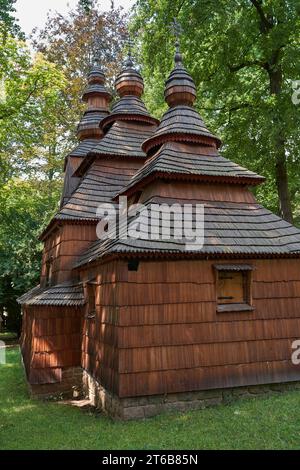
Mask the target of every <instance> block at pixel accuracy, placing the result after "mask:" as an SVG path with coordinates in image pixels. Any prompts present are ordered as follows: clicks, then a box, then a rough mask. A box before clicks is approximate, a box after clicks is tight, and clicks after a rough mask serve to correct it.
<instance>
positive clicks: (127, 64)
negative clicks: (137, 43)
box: [124, 36, 133, 68]
mask: <svg viewBox="0 0 300 470" xmlns="http://www.w3.org/2000/svg"><path fill="white" fill-rule="evenodd" d="M126 43H127V49H128V51H127V57H126V59H125V63H124V65H125V67H126V68H132V67H133V60H132V46H133V41H132V39H131V37H130V36H128V38H127V40H126Z"/></svg>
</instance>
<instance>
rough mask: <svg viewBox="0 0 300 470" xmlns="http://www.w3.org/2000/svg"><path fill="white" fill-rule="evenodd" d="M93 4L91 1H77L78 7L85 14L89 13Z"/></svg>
mask: <svg viewBox="0 0 300 470" xmlns="http://www.w3.org/2000/svg"><path fill="white" fill-rule="evenodd" d="M93 6H94V2H93V0H79V2H78V7H79V9H80V8H81V9H82V10H83V11H84V12H85V13H87V14H88V13H90V12H91V10H92V9H93Z"/></svg>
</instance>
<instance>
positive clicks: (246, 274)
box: [215, 264, 253, 312]
mask: <svg viewBox="0 0 300 470" xmlns="http://www.w3.org/2000/svg"><path fill="white" fill-rule="evenodd" d="M215 269H216V273H217V276H216V281H217V286H216V287H217V311H218V312H232V311H236V312H237V311H248V310H253V308H252V306H251V272H252V266H249V265H224V264H221V265H216V266H215Z"/></svg>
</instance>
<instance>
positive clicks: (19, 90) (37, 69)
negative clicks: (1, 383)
mask: <svg viewBox="0 0 300 470" xmlns="http://www.w3.org/2000/svg"><path fill="white" fill-rule="evenodd" d="M0 2H1V0H0ZM2 3H3V2H2ZM2 3H0V5H1V6H2ZM4 3H5V6H6V10H5V11H1V15H2V16H0V22H1V20H2V18H5V28H3V29H1V30H0V204H1V208H0V222H1V223H0V309H1V310H2V309H3V308H5V310H6V311H7V312H8V314H9V319H10V325H9V326H10V328H12V329H16V330H18V329H19V324H20V308H19V306H18V305H17V303H16V298H17V297H18V296H19V295H20V294H22V293H24V292H26V290H28V289H29V288H31V287H33V286H34V285H36V284H38V282H39V272H40V261H41V250H42V244H41V243H39V242H38V235H39V234H40V233H41V231H42V229H43V228H44V226H45V225H47V223H48V222H49V220H50V218H51V216H52V215H53V213H54V212H55V211H56V210H57V209H58V202H59V199H60V192H61V186H62V177H61V176H62V169H63V160H64V157H65V155H66V154H67V153H68V152H69V151H70V150H71V148H72V147H74V146H75V143H76V126H77V123H78V121H79V118H80V116H81V114H82V112H83V111H84V105H83V104H82V102H81V96H82V92H83V89H84V87H85V85H86V77H87V73H88V71H89V69H90V66H91V61H92V56H93V55H94V54H97V51H98V50H101V57H102V62H103V66H104V67H105V68H106V69H107V72H108V77H109V79H110V82H111V83H112V81H113V79H114V77H115V75H116V73H117V71H118V67H119V66H120V64H121V40H120V38H121V35H122V34H123V33H124V31H125V22H124V16H123V15H122V13H121V12H120V11H116V10H111V11H110V12H108V13H99V12H98V6H97V1H95V0H91V1H88V2H80V3H79V5H78V6H77V8H76V9H75V10H74V11H71V12H70V14H69V16H67V17H65V18H64V17H62V16H61V15H58V14H56V13H55V14H54V15H53V16H52V17H51V16H49V18H48V22H47V25H46V27H45V29H44V30H43V31H39V32H35V38H34V39H33V46H34V48H35V51H32V50H29V48H28V45H27V44H26V43H25V42H24V41H22V36H21V35H20V34H18V35H14V34H13V31H15V32H16V31H17V27H16V29H13V26H14V25H15V20H14V18H13V11H14V10H13V8H11V7H12V6H13V3H14V2H13V1H11V2H4ZM4 3H3V5H4ZM87 7H89V8H90V9H89V11H88V12H87ZM87 13H88V14H87ZM0 24H2V23H0ZM3 24H4V23H3Z"/></svg>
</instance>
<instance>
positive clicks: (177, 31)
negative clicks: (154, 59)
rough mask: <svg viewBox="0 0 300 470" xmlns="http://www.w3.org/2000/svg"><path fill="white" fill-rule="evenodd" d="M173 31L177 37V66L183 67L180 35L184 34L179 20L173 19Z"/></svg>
mask: <svg viewBox="0 0 300 470" xmlns="http://www.w3.org/2000/svg"><path fill="white" fill-rule="evenodd" d="M171 29H172V31H173V33H174V36H175V47H176V54H175V64H176V66H177V67H180V66H181V65H182V56H181V53H180V35H181V34H182V26H181V24H180V23H178V21H177V18H173V21H172V23H171Z"/></svg>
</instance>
